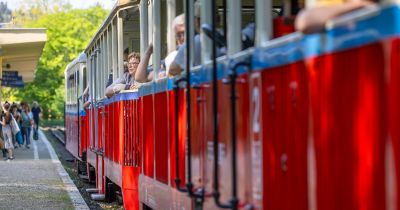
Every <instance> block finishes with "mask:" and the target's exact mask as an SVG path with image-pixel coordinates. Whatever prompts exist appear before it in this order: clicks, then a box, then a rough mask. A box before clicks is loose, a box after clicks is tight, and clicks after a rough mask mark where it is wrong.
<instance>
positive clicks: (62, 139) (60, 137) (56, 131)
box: [50, 127, 65, 145]
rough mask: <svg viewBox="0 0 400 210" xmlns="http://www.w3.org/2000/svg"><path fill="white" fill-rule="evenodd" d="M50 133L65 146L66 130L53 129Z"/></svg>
mask: <svg viewBox="0 0 400 210" xmlns="http://www.w3.org/2000/svg"><path fill="white" fill-rule="evenodd" d="M50 132H51V134H52V135H53V136H54V137H55V138H56V139H57V140H58V141H60V142H61V143H62V144H63V145H65V132H64V128H61V127H55V128H51V129H50Z"/></svg>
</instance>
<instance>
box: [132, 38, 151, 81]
mask: <svg viewBox="0 0 400 210" xmlns="http://www.w3.org/2000/svg"><path fill="white" fill-rule="evenodd" d="M151 54H153V44H151V43H150V45H149V47H148V48H147V50H146V52H145V54H144V56H143V57H142V59H141V60H140V63H139V66H138V68H137V70H136V73H135V81H136V82H141V83H143V82H148V81H150V80H149V79H150V78H149V75H148V74H147V67H148V66H149V60H150V57H151ZM151 79H153V78H152V77H151Z"/></svg>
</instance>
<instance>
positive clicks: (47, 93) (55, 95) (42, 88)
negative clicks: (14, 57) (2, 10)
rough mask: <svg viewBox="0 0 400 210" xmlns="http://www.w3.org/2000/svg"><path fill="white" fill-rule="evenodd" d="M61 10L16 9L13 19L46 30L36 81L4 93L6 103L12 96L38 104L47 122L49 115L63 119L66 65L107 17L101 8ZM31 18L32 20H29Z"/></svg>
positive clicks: (86, 43)
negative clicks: (45, 39)
mask: <svg viewBox="0 0 400 210" xmlns="http://www.w3.org/2000/svg"><path fill="white" fill-rule="evenodd" d="M42 2H44V0H42ZM46 2H47V1H46ZM61 7H62V9H60V6H59V5H58V6H57V8H55V9H52V10H51V11H50V12H49V13H45V12H43V11H41V12H37V11H36V10H33V11H32V8H33V9H38V8H39V7H36V6H33V7H31V8H30V10H29V9H28V11H27V10H22V9H20V10H17V13H16V15H15V16H16V19H17V21H18V20H23V21H22V22H23V26H24V27H29V28H47V43H46V45H45V47H44V50H43V54H42V57H41V59H40V61H39V64H38V68H37V72H36V77H35V80H34V81H33V82H32V83H29V84H26V85H25V87H24V88H22V89H17V90H16V89H12V90H10V89H5V90H4V91H3V95H4V98H5V100H7V99H8V98H7V96H9V97H13V98H12V99H13V101H27V102H32V101H38V102H39V104H40V106H41V107H42V111H43V115H44V117H45V118H46V119H47V118H48V116H49V115H51V117H52V118H57V119H58V118H62V117H63V115H64V91H65V90H64V70H65V68H66V66H67V64H68V63H69V62H71V61H72V60H73V59H74V58H76V57H77V56H78V55H79V53H81V52H82V51H83V50H84V49H85V47H86V46H87V45H88V43H89V41H90V39H91V37H92V36H93V35H94V34H95V32H96V31H97V29H98V27H99V26H100V24H101V23H102V22H103V20H104V19H105V17H106V15H107V11H106V10H104V9H103V8H101V7H100V6H95V7H91V8H88V9H71V6H70V5H68V4H65V5H63V4H61ZM48 11H49V10H48ZM34 12H36V13H34ZM32 13H34V14H32ZM22 14H23V15H22ZM27 14H30V15H27ZM35 14H39V15H38V16H35ZM27 17H29V18H27ZM31 17H34V18H32V19H30V18H31ZM29 19H30V20H29ZM19 23H20V24H21V22H19ZM10 99H11V98H10Z"/></svg>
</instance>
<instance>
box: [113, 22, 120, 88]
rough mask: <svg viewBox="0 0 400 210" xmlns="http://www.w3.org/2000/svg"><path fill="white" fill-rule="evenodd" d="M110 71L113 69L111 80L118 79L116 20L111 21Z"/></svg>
mask: <svg viewBox="0 0 400 210" xmlns="http://www.w3.org/2000/svg"><path fill="white" fill-rule="evenodd" d="M111 30H112V43H111V46H112V69H113V80H116V79H117V78H118V77H119V74H118V31H117V18H114V20H113V21H112V26H111Z"/></svg>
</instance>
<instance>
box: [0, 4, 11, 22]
mask: <svg viewBox="0 0 400 210" xmlns="http://www.w3.org/2000/svg"><path fill="white" fill-rule="evenodd" d="M11 14H12V13H11V10H10V9H9V8H8V6H7V3H4V2H0V23H8V22H10V21H11V20H12V15H11Z"/></svg>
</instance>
